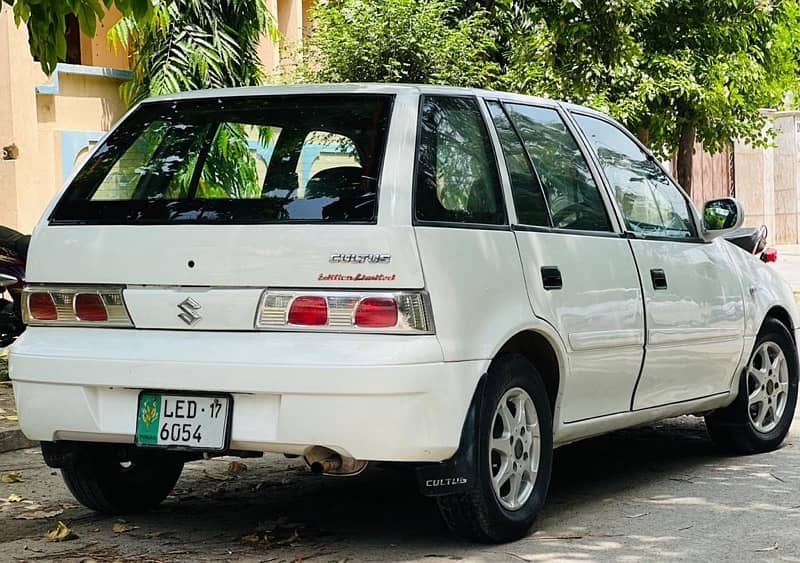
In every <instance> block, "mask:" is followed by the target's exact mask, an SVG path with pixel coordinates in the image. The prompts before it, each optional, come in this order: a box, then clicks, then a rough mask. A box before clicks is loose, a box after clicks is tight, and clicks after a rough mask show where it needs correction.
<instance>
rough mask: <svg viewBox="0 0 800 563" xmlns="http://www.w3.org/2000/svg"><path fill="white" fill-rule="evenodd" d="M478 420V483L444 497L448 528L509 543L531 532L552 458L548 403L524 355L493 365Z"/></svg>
mask: <svg viewBox="0 0 800 563" xmlns="http://www.w3.org/2000/svg"><path fill="white" fill-rule="evenodd" d="M482 404H483V407H482V408H483V412H481V413H480V416H479V418H478V442H479V447H478V467H477V478H478V481H477V483H476V485H475V488H474V489H473V490H471V491H470V492H466V493H462V494H457V495H451V496H445V497H441V498H439V500H438V504H439V510H440V512H441V514H442V518H443V519H444V521H445V523H446V524H447V526H448V527H449V528H450V529H451V530H452V531H453V532H454V533H455V534H456V535H459V536H461V537H464V538H467V539H469V540H473V541H481V542H505V541H511V540H515V539H518V538H520V537H522V536H524V535H526V534H527V533H528V531H529V530H530V529H531V526H532V525H533V522H534V520H535V519H536V516H537V515H538V514H539V512H540V511H541V509H542V506H543V505H544V500H545V497H546V496H547V489H548V487H549V486H550V473H551V469H552V462H553V424H552V414H551V409H550V401H549V398H548V396H547V393H546V391H545V386H544V383H543V382H542V379H541V377H540V376H539V373H538V372H537V371H536V368H535V367H534V366H533V365H532V364H531V363H530V362H529V361H528V360H527V359H525V358H524V357H523V356H519V355H509V356H505V357H502V358H498V359H497V360H496V361H495V362H494V363H493V364H492V367H491V368H490V369H489V374H488V380H487V383H486V390H485V395H484V400H483V403H482Z"/></svg>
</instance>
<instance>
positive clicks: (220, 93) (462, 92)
mask: <svg viewBox="0 0 800 563" xmlns="http://www.w3.org/2000/svg"><path fill="white" fill-rule="evenodd" d="M287 94H397V95H403V94H440V95H449V96H479V97H482V98H490V99H498V98H499V99H509V100H513V99H518V100H520V101H523V100H524V101H527V102H528V103H531V102H534V103H537V104H540V105H549V106H554V105H558V104H559V102H558V101H557V100H552V99H547V98H539V97H535V96H525V95H522V94H513V93H510V92H500V91H494V90H483V89H480V88H459V87H455V86H434V85H430V84H390V83H360V82H354V83H342V84H293V85H285V86H249V87H244V88H218V89H209V90H193V91H190V92H181V93H178V94H167V95H164V96H156V97H153V98H148V99H147V100H145V102H161V101H177V100H198V99H208V98H233V97H245V96H280V95H287ZM570 106H572V104H570ZM573 107H575V108H578V107H581V109H588V108H583V107H582V106H573Z"/></svg>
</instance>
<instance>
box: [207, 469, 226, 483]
mask: <svg viewBox="0 0 800 563" xmlns="http://www.w3.org/2000/svg"><path fill="white" fill-rule="evenodd" d="M203 475H205V476H206V477H208V478H209V479H213V480H214V481H227V480H228V479H230V478H231V476H230V475H225V474H223V473H211V472H209V471H203Z"/></svg>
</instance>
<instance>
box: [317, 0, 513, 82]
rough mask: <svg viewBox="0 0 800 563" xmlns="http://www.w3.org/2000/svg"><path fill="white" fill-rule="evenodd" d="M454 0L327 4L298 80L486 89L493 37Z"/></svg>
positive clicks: (494, 69) (494, 70)
mask: <svg viewBox="0 0 800 563" xmlns="http://www.w3.org/2000/svg"><path fill="white" fill-rule="evenodd" d="M458 10H459V2H457V1H456V0H422V1H421V0H382V1H381V2H375V1H373V0H330V1H328V2H320V3H319V5H318V6H317V8H316V9H315V12H314V33H313V34H312V36H311V38H310V39H309V40H308V45H307V48H306V54H305V59H306V61H307V64H306V65H305V67H304V68H303V69H302V71H301V72H302V76H303V78H305V79H307V80H313V81H323V82H328V81H330V82H341V81H345V82H408V83H431V84H453V85H460V86H484V85H487V84H492V83H494V82H495V81H496V80H497V76H498V73H499V71H500V66H499V65H498V64H497V63H496V62H494V61H493V60H492V55H493V52H494V50H495V33H494V32H493V31H492V25H491V23H492V22H491V21H490V20H489V14H488V12H486V11H485V10H483V9H481V8H476V9H473V10H470V13H469V14H465V15H464V17H460V16H461V14H459V11H458Z"/></svg>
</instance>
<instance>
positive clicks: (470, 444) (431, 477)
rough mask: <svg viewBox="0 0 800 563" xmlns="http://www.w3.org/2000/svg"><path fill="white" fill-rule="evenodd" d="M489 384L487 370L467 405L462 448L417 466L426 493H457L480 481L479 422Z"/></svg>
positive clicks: (422, 488) (461, 441)
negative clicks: (436, 461) (443, 458)
mask: <svg viewBox="0 0 800 563" xmlns="http://www.w3.org/2000/svg"><path fill="white" fill-rule="evenodd" d="M485 387H486V374H483V376H482V377H481V379H480V380H479V381H478V385H477V387H476V388H475V394H474V395H473V396H472V402H471V403H470V405H469V409H467V416H466V418H465V419H464V426H463V427H462V428H461V440H460V442H459V444H458V450H456V453H455V455H453V457H451V458H450V459H448V460H446V461H443V462H441V463H432V464H429V465H423V466H420V467H418V468H417V485H418V486H419V490H420V492H421V493H422V494H423V495H424V496H426V497H441V496H445V495H454V494H458V493H464V492H466V491H469V490H471V489H472V488H473V487H474V486H475V484H476V483H477V481H478V472H477V468H478V451H479V447H480V444H479V437H478V426H479V422H480V414H481V412H482V406H483V394H484V388H485Z"/></svg>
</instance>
